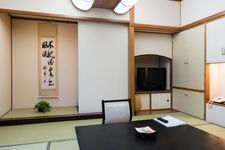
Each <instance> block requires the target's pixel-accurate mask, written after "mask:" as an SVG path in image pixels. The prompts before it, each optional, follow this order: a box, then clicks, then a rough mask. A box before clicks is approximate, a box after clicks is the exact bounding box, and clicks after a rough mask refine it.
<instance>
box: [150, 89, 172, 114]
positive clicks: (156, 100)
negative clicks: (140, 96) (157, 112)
mask: <svg viewBox="0 0 225 150" xmlns="http://www.w3.org/2000/svg"><path fill="white" fill-rule="evenodd" d="M170 96H171V94H170V93H160V94H151V109H152V110H154V109H169V108H171V98H170Z"/></svg>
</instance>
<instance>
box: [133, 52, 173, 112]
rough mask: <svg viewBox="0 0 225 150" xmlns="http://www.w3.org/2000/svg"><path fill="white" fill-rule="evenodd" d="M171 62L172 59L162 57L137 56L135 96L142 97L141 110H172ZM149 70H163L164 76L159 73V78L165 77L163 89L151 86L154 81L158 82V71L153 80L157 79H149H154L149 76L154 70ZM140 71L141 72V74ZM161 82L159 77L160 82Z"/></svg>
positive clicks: (150, 55)
mask: <svg viewBox="0 0 225 150" xmlns="http://www.w3.org/2000/svg"><path fill="white" fill-rule="evenodd" d="M171 61H172V60H171V58H168V57H165V56H161V55H152V54H145V55H137V56H135V68H134V70H135V95H136V96H139V97H140V100H141V110H143V111H144V110H149V111H152V110H162V109H168V110H170V109H171V104H172V101H171V68H172V67H171ZM138 68H141V69H138ZM149 68H163V70H164V71H162V72H163V73H162V74H164V75H162V74H161V73H160V71H159V76H161V75H162V76H163V81H164V82H163V85H164V87H163V88H161V87H157V86H154V85H151V84H152V80H153V81H155V80H157V79H156V78H157V71H156V76H155V74H154V75H153V78H154V77H156V78H154V79H148V78H152V75H149V74H151V71H152V70H151V69H149ZM138 70H139V71H140V70H141V73H140V72H139V71H138ZM153 70H154V69H153ZM156 70H157V69H156ZM159 70H160V69H159ZM160 74H161V75H160ZM164 79H165V80H164ZM160 80H161V79H160V77H159V82H160ZM161 83H162V82H160V84H161ZM153 84H154V83H153ZM142 85H143V86H144V87H142ZM140 87H142V88H140Z"/></svg>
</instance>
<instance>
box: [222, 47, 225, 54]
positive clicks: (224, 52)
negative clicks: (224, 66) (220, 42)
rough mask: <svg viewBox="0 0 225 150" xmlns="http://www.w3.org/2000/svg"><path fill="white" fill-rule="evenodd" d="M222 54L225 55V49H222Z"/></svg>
mask: <svg viewBox="0 0 225 150" xmlns="http://www.w3.org/2000/svg"><path fill="white" fill-rule="evenodd" d="M221 54H222V55H225V47H223V48H222V49H221Z"/></svg>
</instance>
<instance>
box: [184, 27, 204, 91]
mask: <svg viewBox="0 0 225 150" xmlns="http://www.w3.org/2000/svg"><path fill="white" fill-rule="evenodd" d="M204 31H205V27H204V25H202V26H198V27H196V28H193V29H190V30H188V31H187V33H186V36H187V40H186V45H185V47H186V48H187V49H186V50H187V55H186V57H187V60H188V61H187V62H188V64H187V76H186V80H187V87H186V88H191V89H199V90H204V67H205V65H204V64H205V61H204V57H205V56H204Z"/></svg>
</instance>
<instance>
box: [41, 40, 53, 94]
mask: <svg viewBox="0 0 225 150" xmlns="http://www.w3.org/2000/svg"><path fill="white" fill-rule="evenodd" d="M40 44H41V45H40V51H41V52H40V55H41V56H40V59H41V61H40V63H41V64H40V65H41V68H40V69H41V70H40V73H41V89H43V90H45V89H56V88H57V85H56V84H57V82H56V81H57V80H56V79H57V77H56V75H57V74H56V39H55V38H50V37H41V39H40Z"/></svg>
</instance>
